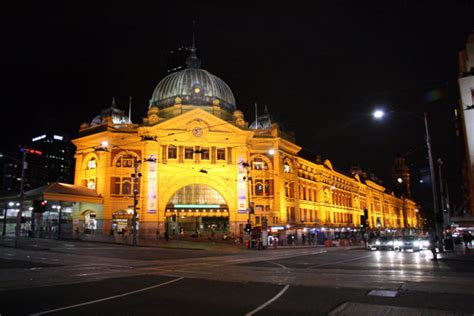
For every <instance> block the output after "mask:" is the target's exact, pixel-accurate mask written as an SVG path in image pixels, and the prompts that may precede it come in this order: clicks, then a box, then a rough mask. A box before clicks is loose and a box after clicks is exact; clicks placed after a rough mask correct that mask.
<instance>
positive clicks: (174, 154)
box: [168, 146, 178, 159]
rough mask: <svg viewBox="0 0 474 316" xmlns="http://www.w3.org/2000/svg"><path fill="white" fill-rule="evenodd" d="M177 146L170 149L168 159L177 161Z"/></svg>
mask: <svg viewBox="0 0 474 316" xmlns="http://www.w3.org/2000/svg"><path fill="white" fill-rule="evenodd" d="M176 149H177V148H176V147H175V146H170V147H169V148H168V159H176V158H177V157H178V152H177V150H176Z"/></svg>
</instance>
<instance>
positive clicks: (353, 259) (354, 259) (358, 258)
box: [306, 255, 372, 269]
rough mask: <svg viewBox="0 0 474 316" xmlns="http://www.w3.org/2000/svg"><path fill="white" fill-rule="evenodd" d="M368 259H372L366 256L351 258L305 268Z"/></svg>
mask: <svg viewBox="0 0 474 316" xmlns="http://www.w3.org/2000/svg"><path fill="white" fill-rule="evenodd" d="M368 257H372V256H371V255H368V256H362V257H357V258H352V259H348V260H342V261H335V262H330V263H325V264H318V265H315V266H311V267H307V268H306V269H314V268H320V267H325V266H330V265H333V264H337V263H345V262H351V261H356V260H360V259H364V258H368Z"/></svg>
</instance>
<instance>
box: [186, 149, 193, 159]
mask: <svg viewBox="0 0 474 316" xmlns="http://www.w3.org/2000/svg"><path fill="white" fill-rule="evenodd" d="M193 158H194V148H193V147H186V148H185V149H184V159H193Z"/></svg>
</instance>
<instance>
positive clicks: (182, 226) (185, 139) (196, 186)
mask: <svg viewBox="0 0 474 316" xmlns="http://www.w3.org/2000/svg"><path fill="white" fill-rule="evenodd" d="M72 142H73V143H74V144H75V145H76V146H77V150H76V154H75V158H76V167H75V180H74V183H75V185H76V186H83V187H88V188H89V189H93V190H95V191H96V192H97V193H98V194H100V196H101V197H102V198H103V207H101V208H100V209H95V208H93V207H91V208H90V209H85V210H84V209H82V210H80V212H79V211H77V212H74V213H73V219H74V230H79V231H80V232H83V231H91V230H93V231H95V232H96V233H97V232H99V233H100V232H102V233H104V234H109V232H110V231H111V230H113V231H122V230H123V229H126V230H127V231H128V232H130V231H131V224H132V219H133V213H134V210H135V211H136V212H137V217H138V222H139V225H138V226H139V235H140V236H155V234H156V232H157V231H159V232H161V234H163V233H164V232H165V231H167V232H168V233H170V234H172V233H173V232H174V233H177V232H182V233H184V234H194V233H203V234H205V233H206V232H207V233H212V234H214V233H215V234H219V233H222V234H224V233H227V234H228V233H231V234H235V235H236V236H239V235H241V234H243V231H244V229H245V226H246V224H247V223H248V222H250V223H251V225H252V227H262V226H263V228H265V226H267V228H268V229H269V230H270V231H271V232H272V233H275V234H281V235H285V234H295V235H298V234H301V233H304V232H306V231H323V232H326V233H329V234H340V233H343V232H354V231H356V230H357V231H359V225H360V224H361V216H364V210H366V212H365V213H366V214H367V222H368V224H369V225H370V227H371V228H373V229H386V228H393V229H395V228H398V229H402V228H408V227H411V228H413V227H417V226H418V221H417V211H418V210H417V205H416V203H415V202H414V201H413V200H411V199H410V198H408V197H406V196H404V197H401V198H400V197H397V196H395V195H394V194H393V193H391V191H388V190H387V188H385V187H384V186H382V185H380V184H377V183H375V182H374V181H371V180H369V179H365V178H361V177H360V176H359V175H358V174H354V175H351V174H345V173H341V172H338V171H337V170H336V169H334V167H333V165H332V163H331V162H330V161H329V160H325V161H320V160H317V159H314V160H311V159H307V158H303V157H302V156H300V155H299V152H300V151H301V149H302V148H301V147H300V146H298V145H297V144H296V142H295V139H294V137H293V136H292V135H291V134H289V133H287V132H286V131H283V130H282V129H281V128H280V126H279V124H278V123H277V122H274V121H272V119H271V116H270V115H268V113H267V112H265V113H264V115H262V116H260V117H259V118H257V121H256V122H253V123H251V124H249V122H247V121H246V120H245V116H244V114H243V113H242V112H241V111H240V110H238V109H237V106H236V101H235V98H234V95H233V93H232V91H231V89H230V87H229V86H228V85H227V84H226V83H225V82H224V81H223V80H221V79H220V78H218V77H217V76H215V75H213V74H211V73H209V72H207V71H206V70H204V69H201V68H200V61H199V59H198V58H197V56H196V54H195V50H194V49H193V50H192V52H191V56H190V57H189V58H188V60H187V68H185V69H182V70H179V71H175V72H172V73H170V74H168V75H167V76H166V77H165V78H164V79H162V80H161V81H160V82H159V83H158V85H157V86H156V88H155V90H154V91H153V93H152V96H151V99H150V103H149V107H148V113H147V117H146V118H144V119H143V122H141V123H140V124H133V123H132V122H130V120H129V118H128V117H127V116H126V115H125V114H124V113H123V111H120V110H118V109H117V108H114V109H111V110H110V111H106V112H103V113H102V114H100V115H99V116H98V117H96V118H95V119H94V120H92V122H91V124H83V125H81V128H80V131H79V136H78V137H77V138H75V139H74V140H72ZM135 185H136V194H134V187H135ZM135 200H136V201H135Z"/></svg>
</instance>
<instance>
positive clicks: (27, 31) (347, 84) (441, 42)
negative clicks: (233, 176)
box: [0, 0, 474, 200]
mask: <svg viewBox="0 0 474 316" xmlns="http://www.w3.org/2000/svg"><path fill="white" fill-rule="evenodd" d="M153 3H154V4H153V5H138V4H134V3H133V4H132V2H131V1H128V4H127V5H124V4H117V3H114V2H110V3H109V4H107V5H104V4H94V6H90V7H85V6H74V5H71V4H62V5H59V4H58V3H54V4H49V3H47V2H46V1H42V2H38V3H36V4H34V5H32V4H25V3H21V5H18V6H17V7H12V6H10V7H8V6H5V5H4V6H3V7H2V10H1V11H2V13H1V15H2V16H1V22H0V23H1V24H2V25H1V31H0V32H1V38H2V49H1V50H0V56H1V59H0V61H1V69H2V88H3V89H2V90H3V93H2V95H1V100H2V103H3V107H2V109H3V113H4V115H3V116H4V119H3V124H2V125H1V131H2V135H3V139H2V147H5V148H6V147H9V146H16V145H18V144H19V143H24V142H26V141H27V140H29V139H31V138H32V137H33V136H37V135H40V134H42V133H44V132H48V131H60V132H67V133H69V134H71V136H73V137H74V135H76V133H77V131H78V129H79V126H80V124H81V123H83V122H89V123H90V121H91V120H92V119H93V117H94V116H95V115H97V114H99V113H100V111H101V110H102V109H104V108H106V107H109V106H110V103H111V99H112V97H115V98H116V99H117V103H118V106H119V107H121V108H122V109H124V110H127V111H128V98H129V97H130V96H132V97H133V112H132V120H133V121H134V122H135V123H141V118H142V117H144V116H145V114H146V111H147V108H148V100H149V99H150V97H151V94H152V92H153V89H154V87H155V86H156V84H157V83H158V82H159V81H160V80H161V79H162V78H163V77H164V76H165V75H166V70H167V69H166V56H167V53H168V52H169V51H170V50H171V49H174V48H176V47H179V46H182V45H188V46H189V45H191V38H192V28H193V23H192V21H193V20H194V21H196V22H195V23H196V27H195V33H196V46H197V47H198V48H199V50H200V55H201V60H202V68H204V69H206V70H208V71H209V72H211V73H213V74H215V75H217V76H218V77H220V78H221V79H223V80H224V81H225V82H226V83H227V84H228V85H229V86H230V88H231V89H232V91H233V93H234V95H235V97H236V100H237V107H238V108H239V109H240V110H242V111H243V112H244V115H245V118H246V120H247V121H249V122H251V121H253V118H254V116H255V110H254V103H255V102H258V105H259V111H263V108H264V106H265V105H267V106H268V109H269V111H270V113H271V114H272V116H273V117H274V118H275V120H277V121H278V122H279V123H280V124H281V126H283V128H284V129H286V130H290V131H294V132H295V133H296V140H297V144H299V145H300V146H302V147H304V148H305V149H307V150H308V151H309V152H311V153H313V154H319V155H321V156H322V158H323V159H326V158H327V159H330V160H331V161H332V163H333V166H334V167H335V168H336V169H338V170H341V171H344V172H347V171H348V170H349V168H350V167H351V166H352V165H359V166H360V167H361V168H362V169H363V170H366V171H368V172H373V173H375V175H376V176H377V177H379V178H380V179H381V180H383V181H384V183H385V184H386V185H388V186H391V180H390V173H391V166H392V162H393V159H394V157H395V156H396V155H397V154H402V155H405V156H406V159H407V161H408V163H409V166H410V168H412V171H414V173H416V172H415V170H418V169H419V168H422V167H427V166H428V163H427V159H426V148H425V146H424V125H423V122H422V121H421V120H417V119H416V118H415V117H414V116H412V114H415V115H420V116H421V115H422V113H423V111H428V113H429V117H430V128H431V133H432V135H431V136H432V140H433V152H434V158H435V159H437V158H439V157H440V158H442V159H443V160H444V161H445V163H444V168H445V170H444V172H445V173H446V179H448V183H449V185H450V191H451V194H452V196H453V199H458V200H459V198H460V183H461V181H460V177H461V171H460V166H461V162H460V159H461V157H462V156H461V154H460V144H461V141H460V140H459V139H458V138H456V135H455V128H454V112H453V109H454V108H455V107H456V106H457V99H458V87H457V76H458V52H459V51H460V50H462V49H464V47H465V44H466V40H467V36H468V34H469V33H470V32H471V31H472V30H474V18H473V16H474V1H467V0H466V1H455V0H451V1H377V2H369V1H311V2H310V3H311V6H309V4H304V3H299V4H298V2H287V3H285V4H284V5H279V4H278V3H277V2H275V1H271V2H270V1H268V2H264V3H259V4H255V3H248V4H244V3H242V2H240V1H239V2H233V3H234V4H228V2H227V1H204V2H198V1H195V2H189V3H187V2H186V1H176V3H173V1H166V2H164V1H163V2H161V1H154V2H153ZM160 3H161V4H160ZM376 106H379V107H380V106H381V107H384V108H385V109H386V110H388V111H393V113H392V114H391V115H390V117H387V118H386V119H385V120H384V121H383V122H375V121H374V120H373V119H372V118H371V116H370V112H371V111H372V110H373V109H374V108H375V107H376ZM7 109H8V114H7ZM406 112H408V113H411V114H406Z"/></svg>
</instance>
